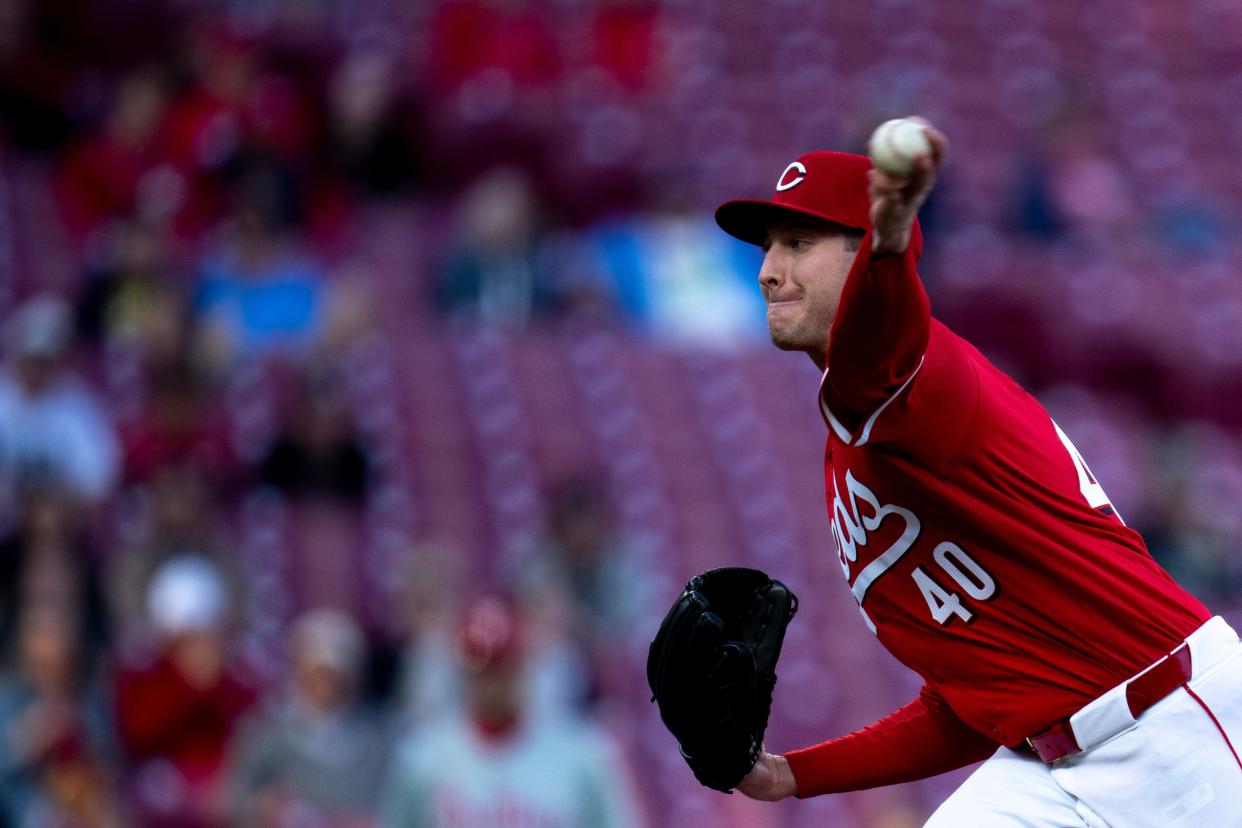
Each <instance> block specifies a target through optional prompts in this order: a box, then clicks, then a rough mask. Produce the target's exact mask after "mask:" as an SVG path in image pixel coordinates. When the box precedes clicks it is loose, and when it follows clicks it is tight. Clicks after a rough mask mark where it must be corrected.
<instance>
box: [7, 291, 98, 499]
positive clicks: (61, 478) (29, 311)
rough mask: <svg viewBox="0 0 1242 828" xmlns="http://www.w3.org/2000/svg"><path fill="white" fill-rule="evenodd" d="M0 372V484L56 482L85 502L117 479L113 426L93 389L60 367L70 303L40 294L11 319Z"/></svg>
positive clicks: (66, 343) (21, 486)
mask: <svg viewBox="0 0 1242 828" xmlns="http://www.w3.org/2000/svg"><path fill="white" fill-rule="evenodd" d="M5 333H6V334H7V335H8V345H9V353H10V354H11V355H12V357H11V362H10V364H9V365H7V366H5V368H4V370H3V372H0V486H3V487H4V488H8V489H17V490H21V489H24V488H28V487H31V486H57V487H63V488H65V489H66V490H67V491H69V492H71V493H72V494H74V495H75V496H77V497H79V498H81V499H83V500H84V501H86V502H88V503H95V502H98V501H101V500H103V499H104V498H105V497H106V496H107V495H108V493H109V490H110V489H111V487H112V484H113V482H114V481H115V479H116V476H117V471H118V466H119V456H120V452H119V450H118V446H117V437H116V432H115V429H114V427H113V424H112V422H111V420H110V418H109V416H108V414H107V412H106V410H105V407H104V405H103V403H102V401H101V400H100V399H99V397H98V395H97V394H96V393H95V391H94V390H92V389H91V388H90V387H89V386H87V385H86V384H85V383H83V382H82V381H81V380H79V379H78V377H77V376H76V375H75V374H73V373H72V372H71V371H70V370H69V369H68V367H67V366H66V360H67V356H68V354H67V351H68V349H69V345H70V336H71V333H72V330H71V325H70V311H69V307H68V306H67V305H66V304H65V303H64V302H62V301H61V300H60V299H56V298H52V297H47V296H44V297H39V298H36V299H32V300H31V301H29V302H27V303H26V304H25V305H23V306H22V307H21V308H20V309H19V310H18V312H17V313H16V314H15V315H14V316H13V317H12V319H11V320H10V324H9V327H8V330H6V331H5Z"/></svg>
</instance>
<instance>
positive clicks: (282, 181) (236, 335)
mask: <svg viewBox="0 0 1242 828" xmlns="http://www.w3.org/2000/svg"><path fill="white" fill-rule="evenodd" d="M287 188H288V180H287V179H286V178H284V177H283V176H282V175H281V174H280V173H279V172H278V171H277V170H276V169H275V168H274V167H266V166H256V167H255V168H253V169H252V170H250V171H249V172H248V173H247V174H246V175H245V177H244V178H243V181H242V183H241V187H240V190H239V193H238V198H239V204H238V207H237V210H236V212H235V213H234V215H233V218H232V220H231V221H230V222H229V223H227V224H226V225H225V228H224V231H225V232H224V239H223V243H222V244H221V245H220V246H219V247H217V248H216V249H215V250H214V251H213V252H212V253H211V254H210V255H209V256H208V257H207V258H206V259H205V261H204V262H203V267H202V281H201V283H200V285H199V290H198V297H197V300H196V311H197V313H198V314H199V316H201V317H202V319H203V322H204V323H205V325H206V327H207V334H208V336H209V337H210V340H209V341H210V343H211V352H212V353H213V355H214V356H215V358H214V359H213V363H214V364H216V365H218V366H220V367H227V366H229V365H232V364H233V363H234V361H235V360H238V359H245V358H251V357H256V356H262V355H263V354H265V353H269V352H271V351H276V350H283V351H289V352H293V353H298V352H305V351H306V350H308V349H309V348H310V346H311V345H312V344H313V343H314V341H315V339H316V338H317V336H318V334H319V333H320V332H321V331H322V327H323V316H324V313H325V310H324V298H325V297H324V294H325V285H324V282H323V280H324V272H323V269H322V268H321V267H320V266H319V265H318V264H317V263H316V262H314V261H313V260H311V259H310V258H309V257H308V256H307V255H306V254H305V253H304V252H303V251H302V250H301V249H300V248H299V247H298V246H297V245H296V244H295V243H294V239H293V237H292V235H291V233H290V231H291V229H292V223H291V222H292V220H293V218H292V215H291V214H290V210H291V207H290V206H289V204H288V199H289V198H290V194H289V192H288V189H287Z"/></svg>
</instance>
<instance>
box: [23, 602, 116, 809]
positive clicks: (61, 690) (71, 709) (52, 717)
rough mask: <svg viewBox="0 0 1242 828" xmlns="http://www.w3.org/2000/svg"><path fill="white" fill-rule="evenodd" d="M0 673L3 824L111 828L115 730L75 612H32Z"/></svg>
mask: <svg viewBox="0 0 1242 828" xmlns="http://www.w3.org/2000/svg"><path fill="white" fill-rule="evenodd" d="M16 650H17V652H16V664H15V666H14V668H13V669H12V671H11V672H9V673H7V674H4V675H0V825H6V826H15V827H16V828H27V827H29V828H44V827H45V826H83V828H87V826H89V828H111V826H121V825H123V824H124V823H123V821H122V819H121V818H120V813H119V811H118V807H117V805H118V803H117V802H116V801H115V797H114V795H113V791H114V787H113V783H114V782H115V780H114V779H112V775H111V773H110V768H111V767H113V766H114V761H113V758H114V757H113V747H114V745H113V744H112V729H111V722H110V721H109V719H108V716H107V711H106V707H105V705H104V702H103V698H102V696H101V694H100V691H99V687H98V686H97V684H96V683H95V681H94V680H93V676H92V675H91V673H90V661H89V660H88V659H87V658H85V657H84V653H83V646H82V642H81V640H80V639H79V638H78V633H77V631H76V626H75V624H74V622H73V619H72V613H70V612H66V611H64V610H63V609H57V608H54V607H52V606H48V605H41V606H36V607H32V608H31V609H29V610H27V611H26V612H25V613H23V615H22V618H21V622H20V624H19V632H18V637H17V647H16Z"/></svg>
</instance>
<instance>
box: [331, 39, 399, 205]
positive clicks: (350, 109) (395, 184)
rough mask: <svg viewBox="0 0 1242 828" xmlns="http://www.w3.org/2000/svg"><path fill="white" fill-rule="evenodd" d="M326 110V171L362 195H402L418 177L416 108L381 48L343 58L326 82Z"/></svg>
mask: <svg viewBox="0 0 1242 828" xmlns="http://www.w3.org/2000/svg"><path fill="white" fill-rule="evenodd" d="M327 107H328V115H327V121H326V124H325V127H326V129H325V131H326V133H327V134H326V140H327V150H328V158H327V161H328V164H329V169H331V170H332V171H333V172H334V174H335V175H339V176H341V177H342V178H343V179H344V180H345V181H347V182H348V183H349V185H350V186H351V187H352V188H354V189H355V190H357V191H358V192H359V193H360V194H365V195H379V196H390V195H394V194H397V193H401V192H403V191H404V190H405V189H406V188H407V187H408V186H409V185H410V184H411V183H412V182H413V180H414V179H415V178H416V177H418V176H419V175H420V174H421V172H422V171H421V170H420V169H419V165H420V163H421V157H420V156H421V152H420V143H419V141H420V139H419V135H418V130H417V124H416V117H417V113H418V109H417V106H416V104H415V102H414V101H413V100H412V98H411V97H410V95H409V94H408V93H407V92H406V91H405V90H403V89H402V88H401V87H400V86H399V85H398V82H397V67H396V65H395V64H394V57H393V56H392V55H390V54H388V52H387V51H386V50H384V49H383V48H382V47H372V48H359V49H356V50H354V51H352V52H350V53H349V54H348V55H346V57H345V59H344V60H343V61H341V63H340V65H339V66H338V67H337V68H336V71H335V72H334V73H333V75H332V78H331V80H330V81H329V83H328V89H327Z"/></svg>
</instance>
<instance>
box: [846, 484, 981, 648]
mask: <svg viewBox="0 0 1242 828" xmlns="http://www.w3.org/2000/svg"><path fill="white" fill-rule="evenodd" d="M845 493H846V495H847V496H848V498H849V502H848V505H847V503H846V501H844V500H842V498H841V489H840V487H839V486H837V479H836V476H835V475H834V476H833V479H832V494H833V500H832V535H833V538H835V539H836V542H837V554H838V555H839V556H840V559H841V570H842V571H843V572H844V573H845V581H846V583H848V584H849V585H850V592H852V593H853V594H854V600H855V601H857V602H858V609H859V611H860V612H861V613H862V617H863V620H864V621H866V622H867V626H868V627H870V628H871V632H873V633H874V632H876V627H875V622H874V621H872V620H871V616H869V615H868V614H867V610H866V609H865V608H864V607H863V598H864V597H866V595H867V590H868V589H869V588H870V587H871V585H872V584H873V583H875V581H876V579H877V578H879V577H880V576H881V575H883V574H884V573H885V572H887V571H888V570H889V569H891V568H892V567H893V565H894V564H896V563H897V561H899V560H901V558H902V556H904V555H905V554H906V553H907V552H909V551H910V548H911V547H913V546H914V544H915V542H916V541H918V539H919V533H920V532H922V530H923V523H922V521H920V520H919V519H918V517H917V516H916V515H915V514H914V512H912V511H910V510H909V509H906V508H904V507H902V506H895V505H893V504H891V503H880V499H879V498H878V497H876V494H875V492H873V491H872V490H871V489H869V488H867V486H866V485H864V484H863V483H861V482H860V481H859V480H858V478H856V477H855V476H854V472H853V471H850V470H847V471H846V472H845ZM860 504H866V505H867V506H868V507H870V508H869V513H866V514H865V513H864V512H863V511H862V509H861V508H860ZM890 516H896V517H897V518H900V519H901V520H902V521H903V527H902V531H901V534H900V535H899V536H898V537H897V539H896V540H895V541H893V543H892V544H891V545H890V546H889V547H888V548H887V549H885V550H884V551H883V552H881V553H880V554H879V555H877V556H876V557H875V558H873V559H872V560H871V562H870V563H868V564H866V565H865V566H864V567H863V568H862V570H861V571H859V573H858V574H857V575H856V576H854V578H853V580H851V578H850V569H851V568H852V565H853V564H855V563H857V562H858V550H859V547H863V546H866V545H867V542H868V540H869V539H870V533H872V532H874V531H876V530H877V529H879V528H880V525H881V524H882V523H884V521H885V520H886V519H887V518H888V517H890ZM932 558H933V561H934V563H935V564H937V565H938V567H939V569H940V570H941V571H942V572H943V573H944V574H947V575H948V576H949V578H950V579H951V580H952V581H953V582H954V583H956V584H957V586H958V587H959V588H960V589H961V590H962V591H963V592H965V593H966V595H967V596H968V597H970V598H974V599H975V600H977V601H988V600H991V599H992V598H993V597H994V596H995V595H996V592H997V590H996V581H995V580H993V578H992V576H991V575H990V574H988V572H987V570H986V569H984V568H983V567H982V566H981V565H980V564H979V563H978V562H977V561H975V559H974V558H973V557H972V556H971V555H970V554H969V553H967V552H966V550H964V549H962V548H961V547H960V546H958V545H957V544H955V543H952V542H951V541H944V542H942V543H940V544H938V545H937V546H936V548H935V551H934V553H933V555H932ZM911 577H912V578H913V579H914V583H915V584H916V585H917V586H918V588H919V591H920V593H922V596H923V599H924V600H925V601H926V602H927V608H928V610H929V611H930V612H931V617H932V620H934V621H935V622H936V623H938V624H940V625H941V626H944V625H945V624H948V623H949V622H951V621H952V620H953V619H954V618H959V619H961V620H962V621H963V622H965V623H970V622H971V621H972V620H973V619H974V613H973V612H971V611H970V610H969V609H968V608H967V607H966V605H965V603H964V601H963V599H962V598H961V596H959V595H958V594H956V593H954V592H950V591H949V590H947V589H945V588H944V587H942V586H941V585H940V584H939V583H938V582H937V581H936V580H935V579H934V578H933V577H932V575H931V574H929V573H928V571H927V570H925V569H924V568H923V567H922V566H917V567H915V568H914V571H913V572H912V573H911Z"/></svg>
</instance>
